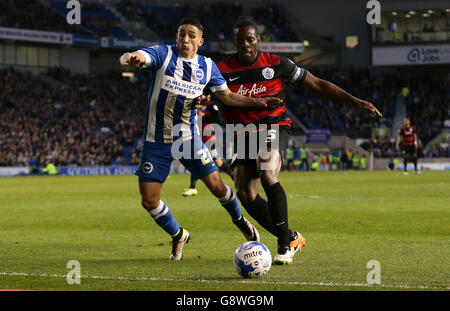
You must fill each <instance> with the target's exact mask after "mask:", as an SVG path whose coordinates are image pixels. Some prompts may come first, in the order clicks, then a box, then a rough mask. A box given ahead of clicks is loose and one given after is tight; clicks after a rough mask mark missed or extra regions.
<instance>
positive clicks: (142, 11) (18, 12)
mask: <svg viewBox="0 0 450 311" xmlns="http://www.w3.org/2000/svg"><path fill="white" fill-rule="evenodd" d="M49 5H50V7H47V6H45V5H44V4H43V3H41V2H39V1H34V0H21V1H14V0H4V1H0V26H1V27H12V28H23V29H33V30H46V31H58V32H68V33H76V34H85V35H97V36H105V37H108V36H116V37H128V36H129V34H128V33H127V31H126V30H125V29H124V28H123V27H122V25H121V22H120V18H119V17H118V16H116V15H114V13H113V12H111V11H110V10H108V8H107V7H106V6H105V5H104V4H103V3H102V2H97V3H94V2H82V3H81V10H82V12H83V14H81V25H80V26H77V25H69V24H67V21H66V16H65V14H67V12H68V9H67V8H66V1H50V2H49ZM115 8H116V9H117V11H118V12H119V13H120V14H122V15H123V16H124V17H125V18H126V19H127V20H128V21H130V22H134V23H144V24H145V25H146V26H147V27H148V28H150V29H151V30H152V31H153V32H154V33H155V34H157V35H158V37H159V39H161V40H173V39H174V35H175V30H174V28H173V25H176V24H177V23H178V21H179V19H180V18H181V17H182V16H196V17H197V18H199V19H200V20H201V21H202V22H203V24H204V26H205V29H206V32H205V36H206V38H207V39H208V40H213V41H220V40H224V39H228V40H230V39H231V28H232V26H233V23H234V22H235V21H236V20H238V19H239V17H242V16H243V14H244V9H243V6H242V4H240V3H238V2H236V3H228V2H217V3H206V4H201V5H200V4H195V3H192V4H185V5H183V6H172V7H164V6H153V5H146V4H140V3H136V2H133V1H131V0H118V1H117V2H116V4H115ZM248 14H250V15H251V16H250V17H253V19H255V21H256V22H258V23H261V24H264V25H268V26H266V27H265V28H264V29H263V31H262V38H263V41H279V42H292V41H299V38H298V36H297V34H296V33H295V32H294V31H292V29H291V26H290V24H289V22H288V20H287V18H286V16H285V14H284V12H283V10H282V9H281V7H280V6H279V5H277V4H271V5H268V6H263V7H258V8H253V9H251V10H250V12H248Z"/></svg>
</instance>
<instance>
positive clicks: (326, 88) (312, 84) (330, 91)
mask: <svg viewBox="0 0 450 311" xmlns="http://www.w3.org/2000/svg"><path fill="white" fill-rule="evenodd" d="M302 85H303V86H305V87H307V88H309V89H312V90H315V91H316V92H319V93H320V94H322V95H324V96H327V97H328V98H331V99H332V100H334V101H336V102H346V103H352V104H354V105H356V106H357V107H358V108H359V109H361V110H367V111H369V112H370V113H372V114H373V115H375V116H377V117H379V118H381V117H382V116H383V115H382V114H381V113H380V112H379V111H378V109H377V108H375V106H374V105H372V103H370V102H368V101H366V100H362V99H359V98H357V97H355V96H353V95H351V94H349V93H347V92H346V91H344V90H343V89H341V88H340V87H338V86H337V85H335V84H333V83H331V82H329V81H326V80H323V79H320V78H318V77H315V76H314V75H313V74H312V73H310V72H308V73H307V74H306V77H305V80H303V82H302Z"/></svg>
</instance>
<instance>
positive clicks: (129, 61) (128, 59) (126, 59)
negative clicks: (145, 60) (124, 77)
mask: <svg viewBox="0 0 450 311" xmlns="http://www.w3.org/2000/svg"><path fill="white" fill-rule="evenodd" d="M119 61H120V65H121V66H122V67H137V66H138V65H139V64H140V63H141V60H140V59H139V57H138V55H136V54H135V53H125V54H123V55H122V56H121V57H120V59H119Z"/></svg>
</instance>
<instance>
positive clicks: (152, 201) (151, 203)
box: [141, 197, 159, 211]
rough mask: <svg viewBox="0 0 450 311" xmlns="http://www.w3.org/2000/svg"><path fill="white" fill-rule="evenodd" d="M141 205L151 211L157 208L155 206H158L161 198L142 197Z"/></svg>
mask: <svg viewBox="0 0 450 311" xmlns="http://www.w3.org/2000/svg"><path fill="white" fill-rule="evenodd" d="M141 205H142V207H143V208H145V209H146V210H147V211H150V210H152V209H155V208H157V207H158V206H159V199H157V198H145V197H142V199H141Z"/></svg>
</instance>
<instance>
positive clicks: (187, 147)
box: [135, 135, 218, 183]
mask: <svg viewBox="0 0 450 311" xmlns="http://www.w3.org/2000/svg"><path fill="white" fill-rule="evenodd" d="M174 159H178V160H179V161H180V162H181V164H183V165H184V167H185V168H186V169H187V170H188V171H189V172H190V173H191V174H192V176H193V177H195V178H196V179H201V178H203V177H205V176H208V175H209V174H211V173H213V172H215V171H217V170H218V169H217V166H216V165H215V163H214V161H213V158H212V156H211V153H210V151H209V149H208V147H206V145H205V144H204V143H203V142H202V140H201V138H200V136H198V135H194V136H193V138H192V139H190V140H187V141H185V142H183V143H182V144H162V143H151V142H144V144H143V146H142V150H141V159H140V162H139V166H138V168H137V169H136V172H135V175H137V176H138V177H139V181H140V182H161V183H163V182H165V181H166V179H167V176H169V173H170V166H171V164H172V161H173V160H174Z"/></svg>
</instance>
